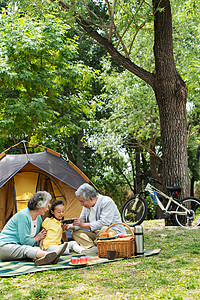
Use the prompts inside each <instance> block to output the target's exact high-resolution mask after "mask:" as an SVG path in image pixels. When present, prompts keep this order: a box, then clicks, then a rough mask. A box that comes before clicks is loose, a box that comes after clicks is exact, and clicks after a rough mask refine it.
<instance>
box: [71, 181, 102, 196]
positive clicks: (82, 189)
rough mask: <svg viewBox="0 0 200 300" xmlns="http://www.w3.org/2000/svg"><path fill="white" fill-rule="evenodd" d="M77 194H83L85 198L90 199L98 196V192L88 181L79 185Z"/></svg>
mask: <svg viewBox="0 0 200 300" xmlns="http://www.w3.org/2000/svg"><path fill="white" fill-rule="evenodd" d="M75 194H76V196H77V197H78V196H80V195H83V197H84V199H85V200H89V198H90V197H92V198H93V199H94V198H96V196H97V194H98V193H97V191H96V190H95V189H94V188H93V187H92V186H91V185H89V184H88V183H83V184H82V185H81V186H79V188H78V189H77V191H76V192H75Z"/></svg>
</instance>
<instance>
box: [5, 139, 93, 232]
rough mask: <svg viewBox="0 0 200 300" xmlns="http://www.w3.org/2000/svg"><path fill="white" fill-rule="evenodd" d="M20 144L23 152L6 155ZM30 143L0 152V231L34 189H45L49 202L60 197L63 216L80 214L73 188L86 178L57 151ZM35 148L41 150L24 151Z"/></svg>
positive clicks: (87, 180)
mask: <svg viewBox="0 0 200 300" xmlns="http://www.w3.org/2000/svg"><path fill="white" fill-rule="evenodd" d="M21 143H22V144H23V151H24V152H25V154H7V152H8V151H9V150H10V149H13V148H14V147H16V146H19V145H20V144H21ZM31 145H32V144H30V143H27V142H25V141H22V142H20V143H19V144H17V145H15V146H13V147H11V148H9V149H7V150H5V151H4V152H2V153H1V154H0V230H2V228H3V227H4V225H5V224H6V222H7V221H8V220H9V219H10V217H12V215H13V214H15V213H16V212H17V211H19V210H21V209H22V208H25V207H27V203H28V200H29V199H30V196H31V195H32V194H33V193H35V192H37V191H44V190H45V191H48V192H49V193H50V194H51V195H52V201H53V200H55V199H60V200H63V202H64V203H65V206H66V210H65V219H67V218H73V217H74V218H75V217H79V216H80V213H81V210H82V207H81V205H80V203H79V201H78V200H77V198H76V196H75V190H76V189H77V188H78V187H79V186H80V185H81V184H83V183H84V182H88V183H89V182H90V180H89V178H88V177H87V176H86V175H85V174H84V173H83V172H82V171H81V170H80V169H78V168H77V167H76V166H75V165H74V164H73V163H72V162H71V161H69V160H67V159H66V158H65V157H63V156H61V154H59V153H57V152H55V151H53V150H51V149H49V148H46V147H43V146H39V145H37V147H36V146H31ZM38 147H39V148H40V149H42V150H43V151H42V152H39V153H28V151H29V152H30V149H32V151H33V149H35V148H37V149H38ZM93 186H94V185H93ZM94 187H95V186H94ZM95 188H96V187H95Z"/></svg>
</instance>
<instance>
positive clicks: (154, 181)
mask: <svg viewBox="0 0 200 300" xmlns="http://www.w3.org/2000/svg"><path fill="white" fill-rule="evenodd" d="M140 172H141V174H142V175H144V176H145V177H146V178H147V180H148V181H149V183H151V182H153V183H158V184H160V185H162V183H161V182H160V181H159V180H158V179H155V178H153V177H148V176H147V175H145V173H144V172H142V171H141V170H140Z"/></svg>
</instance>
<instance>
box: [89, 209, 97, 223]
mask: <svg viewBox="0 0 200 300" xmlns="http://www.w3.org/2000/svg"><path fill="white" fill-rule="evenodd" d="M89 221H90V223H91V222H95V221H96V211H95V209H94V207H90V214H89Z"/></svg>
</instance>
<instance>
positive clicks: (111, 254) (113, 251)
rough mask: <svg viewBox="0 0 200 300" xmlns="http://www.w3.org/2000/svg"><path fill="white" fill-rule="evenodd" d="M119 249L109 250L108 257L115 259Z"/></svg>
mask: <svg viewBox="0 0 200 300" xmlns="http://www.w3.org/2000/svg"><path fill="white" fill-rule="evenodd" d="M116 254H117V251H115V250H107V255H108V259H110V260H113V259H115V257H116Z"/></svg>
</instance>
